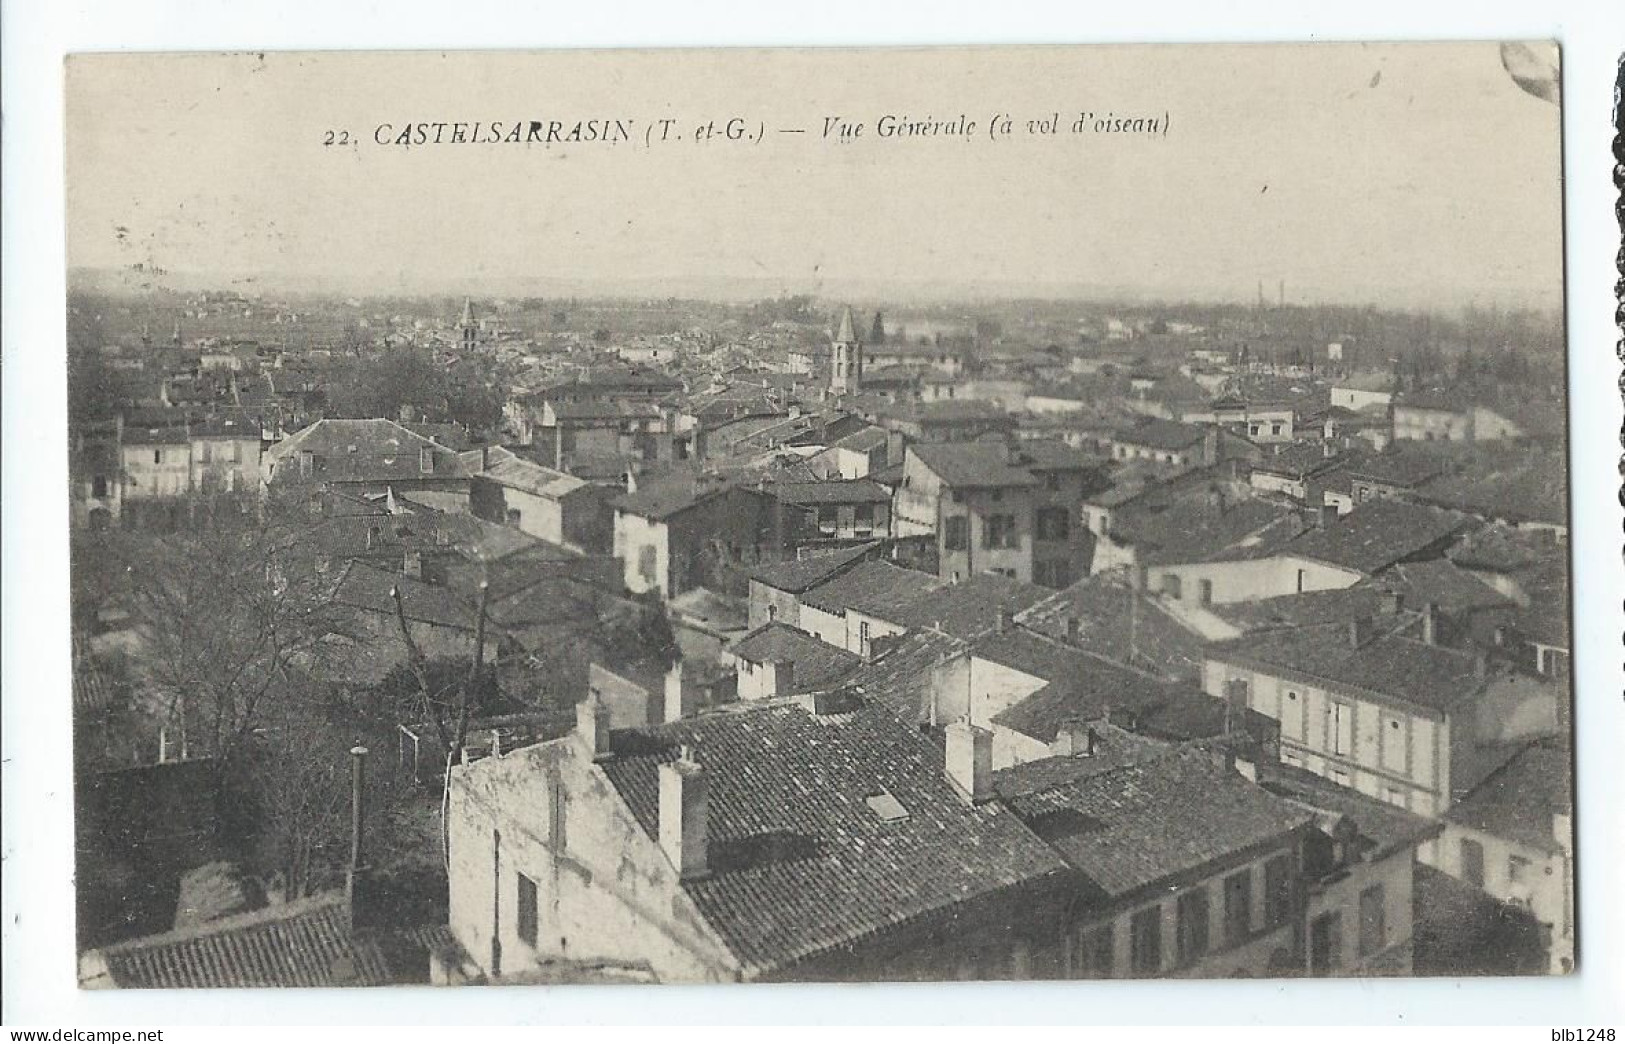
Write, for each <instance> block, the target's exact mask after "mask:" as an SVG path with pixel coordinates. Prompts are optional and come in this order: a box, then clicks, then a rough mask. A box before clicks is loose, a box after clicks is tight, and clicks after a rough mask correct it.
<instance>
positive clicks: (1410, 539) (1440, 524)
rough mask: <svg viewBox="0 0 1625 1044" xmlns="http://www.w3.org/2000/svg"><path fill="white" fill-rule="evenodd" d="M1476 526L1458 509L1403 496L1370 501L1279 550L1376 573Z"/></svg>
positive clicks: (1357, 570)
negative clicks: (1409, 500) (1432, 505)
mask: <svg viewBox="0 0 1625 1044" xmlns="http://www.w3.org/2000/svg"><path fill="white" fill-rule="evenodd" d="M1475 525H1477V523H1475V522H1474V521H1473V520H1472V519H1470V518H1467V517H1466V516H1463V515H1459V514H1456V513H1454V512H1447V511H1439V510H1437V509H1435V508H1430V507H1423V506H1421V505H1420V504H1407V503H1405V502H1404V501H1400V500H1391V499H1380V500H1372V501H1369V502H1367V503H1364V504H1361V505H1359V506H1358V507H1356V508H1355V509H1354V510H1353V511H1351V512H1349V513H1348V514H1346V515H1344V516H1342V517H1341V518H1339V519H1338V520H1337V521H1335V522H1333V523H1332V524H1331V525H1330V526H1327V527H1326V528H1325V529H1311V530H1309V531H1308V532H1306V533H1304V534H1303V536H1301V537H1299V538H1298V539H1297V540H1294V541H1292V542H1291V543H1289V544H1287V545H1285V546H1284V547H1283V548H1281V550H1282V551H1284V552H1285V553H1286V554H1290V555H1297V556H1300V557H1302V558H1310V559H1314V560H1315V561H1317V562H1326V563H1328V564H1330V565H1335V566H1341V567H1342V568H1344V569H1352V570H1354V571H1355V572H1359V573H1375V572H1378V571H1380V570H1382V569H1386V568H1387V567H1389V566H1391V565H1393V564H1394V563H1396V562H1400V561H1403V560H1404V559H1406V558H1409V557H1411V556H1412V555H1416V554H1420V553H1422V552H1424V551H1426V550H1428V549H1430V548H1432V547H1434V546H1435V545H1438V544H1440V543H1442V542H1444V541H1446V540H1449V539H1450V538H1451V537H1452V536H1455V535H1458V534H1460V533H1462V532H1464V531H1465V530H1467V529H1470V528H1472V527H1474V526H1475Z"/></svg>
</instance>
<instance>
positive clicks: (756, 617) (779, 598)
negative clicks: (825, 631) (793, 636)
mask: <svg viewBox="0 0 1625 1044" xmlns="http://www.w3.org/2000/svg"><path fill="white" fill-rule="evenodd" d="M770 609H771V610H772V611H769V610H770ZM800 613H801V601H800V599H798V598H797V597H796V596H795V595H794V594H791V593H790V592H789V591H781V590H779V589H778V588H776V587H773V586H770V585H768V584H764V583H762V581H760V580H752V581H751V582H750V629H751V630H753V631H754V630H756V629H757V628H758V627H766V626H767V625H768V624H770V623H772V622H774V621H775V620H777V621H778V622H779V623H786V624H789V625H790V626H791V627H800V626H801V624H800V623H799V621H800V619H801V615H800Z"/></svg>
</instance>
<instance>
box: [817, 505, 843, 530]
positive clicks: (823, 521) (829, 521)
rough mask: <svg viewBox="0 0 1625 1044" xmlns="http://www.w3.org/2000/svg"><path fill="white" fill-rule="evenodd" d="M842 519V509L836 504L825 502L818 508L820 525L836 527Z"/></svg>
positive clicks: (830, 527) (826, 527) (829, 527)
mask: <svg viewBox="0 0 1625 1044" xmlns="http://www.w3.org/2000/svg"><path fill="white" fill-rule="evenodd" d="M840 520H841V509H840V508H839V507H837V506H836V505H834V504H824V505H821V506H820V507H819V508H818V525H819V527H820V528H824V529H834V528H835V527H836V525H837V524H839V522H840Z"/></svg>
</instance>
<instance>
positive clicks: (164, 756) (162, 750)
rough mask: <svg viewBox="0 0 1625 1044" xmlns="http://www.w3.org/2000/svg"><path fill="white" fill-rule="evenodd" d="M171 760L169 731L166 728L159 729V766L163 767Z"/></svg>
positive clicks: (160, 727)
mask: <svg viewBox="0 0 1625 1044" xmlns="http://www.w3.org/2000/svg"><path fill="white" fill-rule="evenodd" d="M168 760H169V729H168V727H166V726H159V728H158V764H160V765H162V764H163V763H164V762H166V761H168Z"/></svg>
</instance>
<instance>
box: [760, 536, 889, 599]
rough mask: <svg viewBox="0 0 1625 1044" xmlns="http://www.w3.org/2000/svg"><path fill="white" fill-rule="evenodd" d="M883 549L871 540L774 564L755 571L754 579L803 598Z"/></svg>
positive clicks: (878, 543)
mask: <svg viewBox="0 0 1625 1044" xmlns="http://www.w3.org/2000/svg"><path fill="white" fill-rule="evenodd" d="M879 546H880V542H879V541H876V540H871V541H868V542H867V543H863V544H857V545H855V546H853V547H843V548H841V549H840V550H839V551H828V552H824V553H822V554H816V555H808V556H807V557H806V558H798V559H795V560H794V561H790V562H773V563H771V564H769V565H762V566H757V567H756V568H755V569H752V570H751V571H750V577H751V579H752V580H760V581H761V582H762V583H764V584H766V585H768V586H769V587H774V588H777V589H778V590H780V591H789V592H791V593H792V594H800V593H801V592H803V591H805V590H807V589H808V588H809V587H816V586H817V585H818V584H821V583H823V582H824V581H826V580H829V579H830V578H832V577H834V576H836V575H838V574H840V573H842V572H844V571H846V570H847V569H849V568H851V567H852V566H853V565H855V564H856V563H857V562H859V561H861V560H862V559H864V558H866V557H868V556H869V555H870V554H871V553H872V552H873V551H874V550H875V549H876V548H877V547H879Z"/></svg>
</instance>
